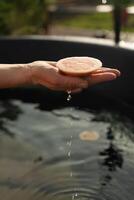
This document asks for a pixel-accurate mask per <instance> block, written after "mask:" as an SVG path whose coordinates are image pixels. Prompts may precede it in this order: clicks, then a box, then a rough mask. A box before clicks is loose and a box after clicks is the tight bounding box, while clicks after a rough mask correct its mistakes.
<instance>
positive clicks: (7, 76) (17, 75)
mask: <svg viewBox="0 0 134 200" xmlns="http://www.w3.org/2000/svg"><path fill="white" fill-rule="evenodd" d="M30 82H31V77H30V71H29V68H28V66H27V64H0V88H9V87H16V86H19V85H24V84H28V83H30Z"/></svg>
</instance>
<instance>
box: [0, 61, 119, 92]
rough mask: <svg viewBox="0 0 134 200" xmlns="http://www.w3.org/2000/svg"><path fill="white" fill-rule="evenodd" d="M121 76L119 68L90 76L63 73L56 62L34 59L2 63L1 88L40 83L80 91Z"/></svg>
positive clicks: (60, 89)
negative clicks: (32, 60)
mask: <svg viewBox="0 0 134 200" xmlns="http://www.w3.org/2000/svg"><path fill="white" fill-rule="evenodd" d="M118 76H120V72H119V71H118V70H117V69H110V68H103V67H102V68H101V69H99V70H97V71H96V72H95V73H93V74H91V75H90V76H88V77H85V78H81V77H71V76H66V75H63V74H61V73H60V72H59V70H58V68H57V67H56V62H51V61H34V62H31V63H26V64H0V88H11V87H18V86H20V85H28V84H39V85H42V86H45V87H47V88H49V89H51V90H56V91H68V90H71V91H72V92H73V93H75V92H80V91H82V90H83V89H86V88H88V87H90V86H92V85H95V84H99V83H101V82H105V81H111V80H114V79H116V78H117V77H118Z"/></svg>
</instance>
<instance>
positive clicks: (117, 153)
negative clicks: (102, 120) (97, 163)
mask: <svg viewBox="0 0 134 200" xmlns="http://www.w3.org/2000/svg"><path fill="white" fill-rule="evenodd" d="M106 138H107V140H109V144H108V148H106V149H104V150H103V151H101V152H100V153H99V155H100V156H101V157H103V161H102V162H101V165H102V166H104V167H106V168H107V174H106V175H104V177H103V178H102V180H103V181H102V182H101V184H102V185H103V186H105V185H107V184H108V183H109V182H110V181H111V180H112V172H115V171H117V168H122V167H123V162H124V159H123V151H122V150H121V149H119V148H118V147H117V146H116V145H115V144H114V133H113V130H112V127H108V129H107V132H106Z"/></svg>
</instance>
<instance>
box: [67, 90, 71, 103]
mask: <svg viewBox="0 0 134 200" xmlns="http://www.w3.org/2000/svg"><path fill="white" fill-rule="evenodd" d="M67 94H68V97H67V101H70V100H71V99H72V96H71V90H68V91H67Z"/></svg>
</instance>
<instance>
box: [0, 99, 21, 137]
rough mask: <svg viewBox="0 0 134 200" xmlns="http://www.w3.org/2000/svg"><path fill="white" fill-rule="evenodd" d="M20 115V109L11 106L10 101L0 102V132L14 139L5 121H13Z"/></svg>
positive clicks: (13, 105)
mask: <svg viewBox="0 0 134 200" xmlns="http://www.w3.org/2000/svg"><path fill="white" fill-rule="evenodd" d="M21 113H22V111H21V109H20V107H18V106H17V105H15V104H13V102H12V101H10V100H5V101H0V130H2V131H3V132H4V134H7V135H8V136H10V137H14V136H15V135H14V133H13V132H11V131H10V130H9V129H8V128H7V123H8V122H7V121H8V120H11V121H15V120H17V118H18V116H19V115H20V114H21Z"/></svg>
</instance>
